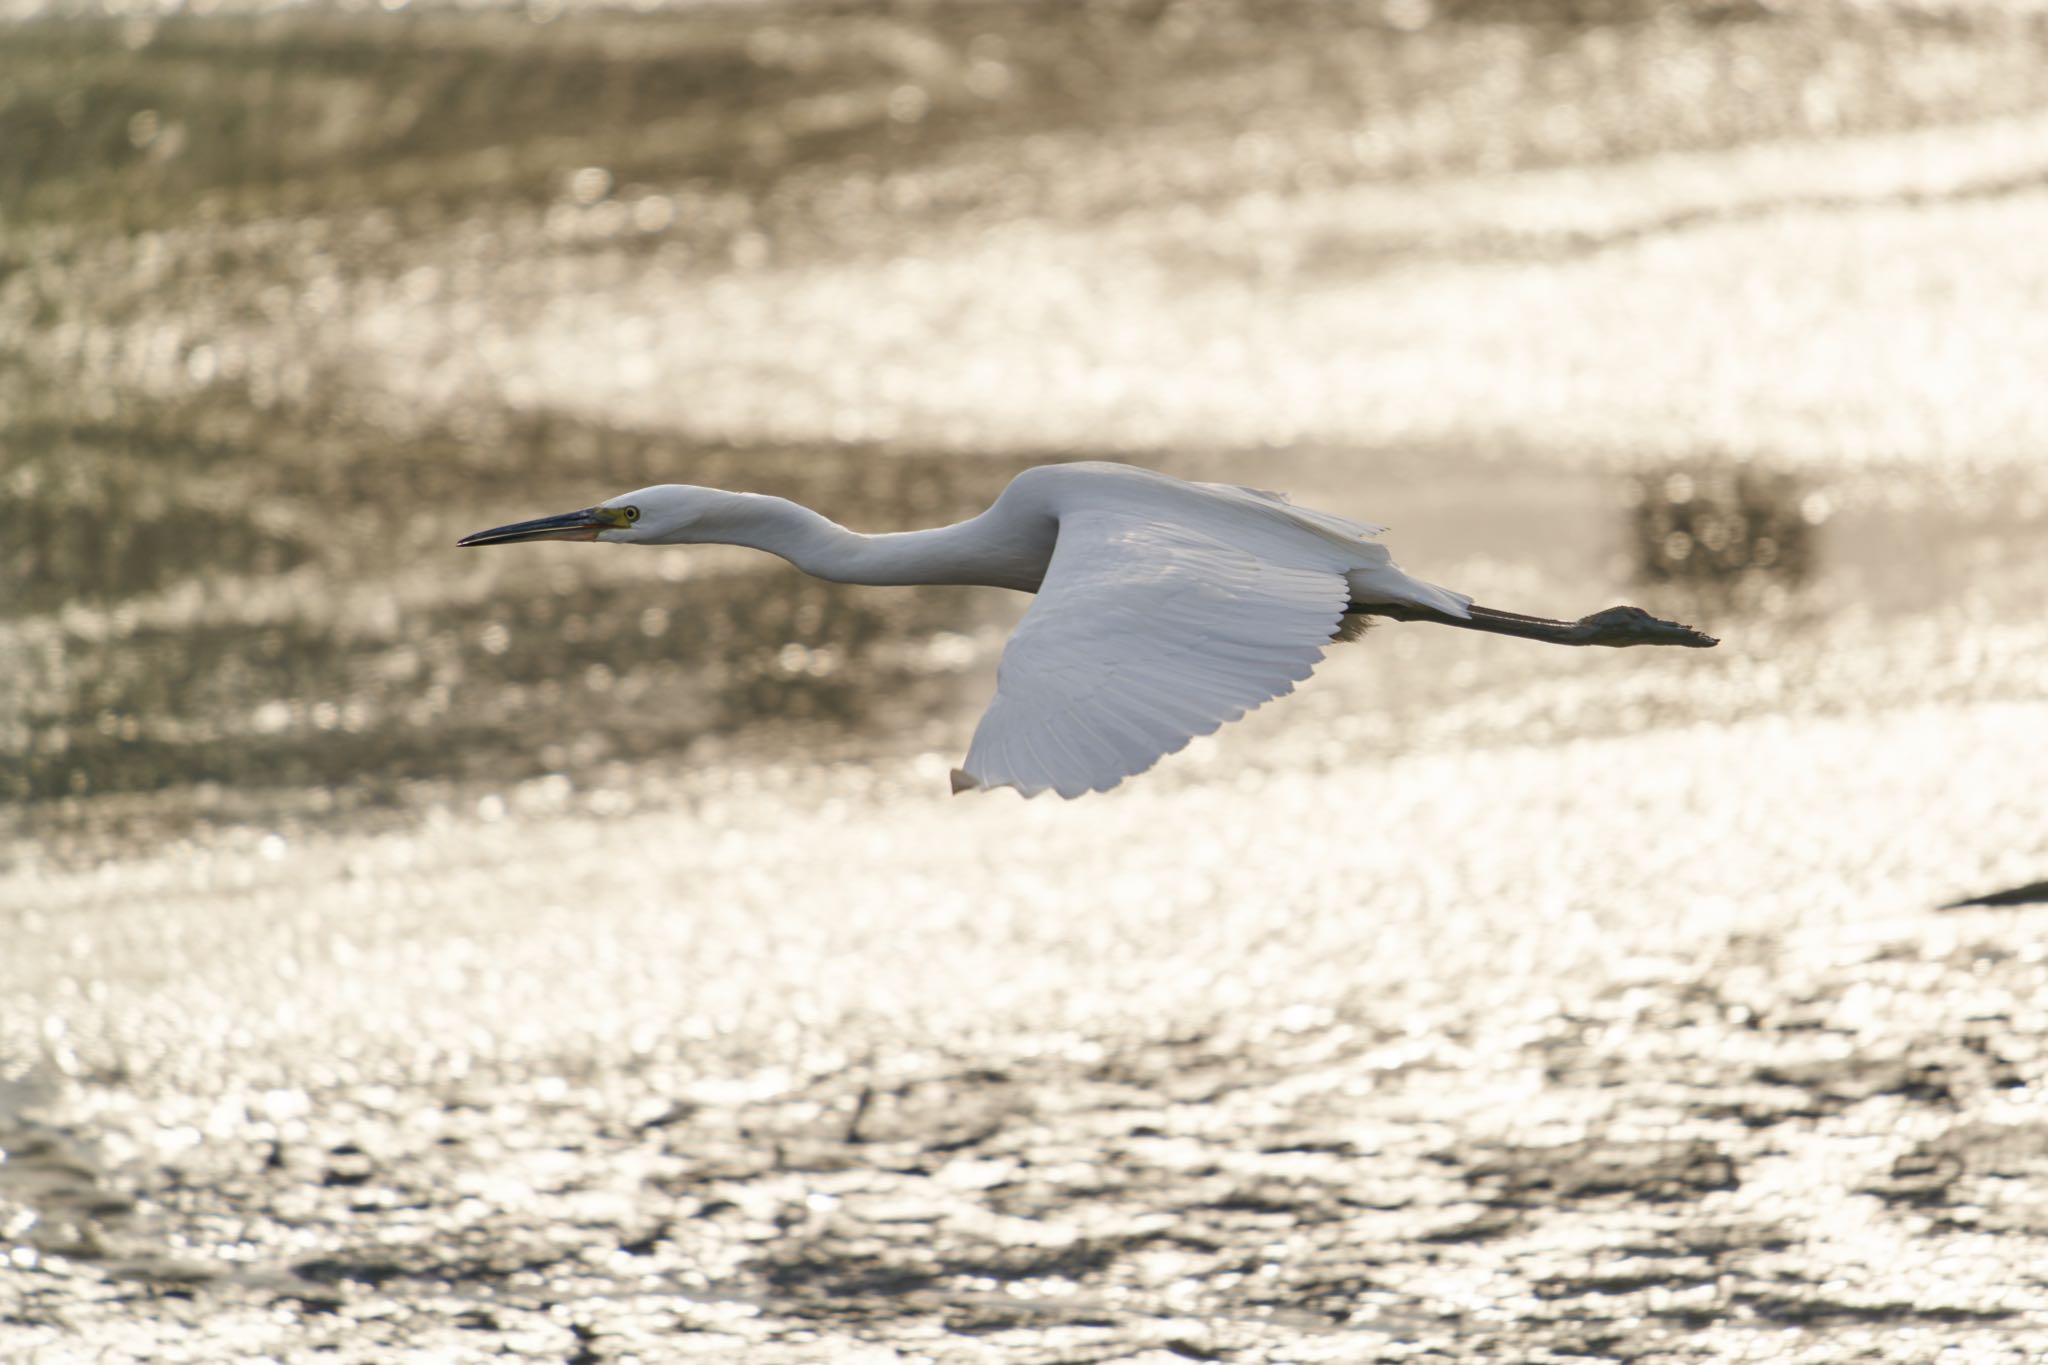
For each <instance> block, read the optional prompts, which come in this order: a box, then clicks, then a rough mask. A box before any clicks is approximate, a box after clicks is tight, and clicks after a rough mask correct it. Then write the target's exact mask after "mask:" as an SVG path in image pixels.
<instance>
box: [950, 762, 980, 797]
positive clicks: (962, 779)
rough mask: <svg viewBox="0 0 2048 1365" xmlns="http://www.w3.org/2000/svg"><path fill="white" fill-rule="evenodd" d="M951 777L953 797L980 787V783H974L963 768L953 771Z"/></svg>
mask: <svg viewBox="0 0 2048 1365" xmlns="http://www.w3.org/2000/svg"><path fill="white" fill-rule="evenodd" d="M951 777H952V782H953V795H955V796H958V795H959V794H960V793H961V792H967V791H973V790H975V789H976V788H978V787H980V786H981V783H979V782H977V781H975V780H974V779H973V778H971V777H969V776H968V775H967V770H966V769H965V768H955V769H953V772H952V774H951Z"/></svg>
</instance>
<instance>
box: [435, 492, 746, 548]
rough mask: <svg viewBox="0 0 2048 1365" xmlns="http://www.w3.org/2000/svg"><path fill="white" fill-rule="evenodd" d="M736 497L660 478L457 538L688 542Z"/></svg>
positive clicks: (466, 541) (472, 541) (480, 541)
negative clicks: (574, 507)
mask: <svg viewBox="0 0 2048 1365" xmlns="http://www.w3.org/2000/svg"><path fill="white" fill-rule="evenodd" d="M732 497H733V495H732V494H730V493H726V492H722V491H720V490H719V489H716V488H698V487H695V486H693V485H691V484H683V483H663V484H656V485H654V486H653V487H651V488H642V489H638V490H636V491H634V492H631V493H621V494H620V495H619V496H618V497H616V498H607V499H605V500H604V501H603V502H601V503H598V504H597V505H596V506H594V507H584V508H580V509H578V510H577V511H574V512H561V513H558V514H556V515H555V516H552V517H537V518H535V519H534V520H532V521H515V522H513V523H512V524H511V525H509V526H494V527H492V528H491V529H490V530H488V531H478V532H476V533H475V534H474V535H467V536H464V537H463V538H462V539H461V540H459V541H457V542H456V544H457V545H513V544H517V543H518V542H520V541H526V540H609V541H617V542H620V543H622V544H629V545H630V544H643V545H646V544H675V543H678V542H687V541H690V540H694V539H696V537H695V536H693V535H692V534H691V531H692V528H694V527H696V526H697V525H698V524H699V523H700V522H703V521H705V520H706V519H707V518H709V517H711V516H712V515H713V514H714V513H715V512H716V511H717V510H718V508H719V507H720V506H721V505H722V504H723V503H725V502H727V501H729V500H731V498H732Z"/></svg>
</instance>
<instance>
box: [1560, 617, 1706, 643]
mask: <svg viewBox="0 0 2048 1365" xmlns="http://www.w3.org/2000/svg"><path fill="white" fill-rule="evenodd" d="M1573 629H1574V631H1575V632H1577V633H1578V634H1579V635H1580V636H1581V637H1582V638H1581V640H1580V643H1581V644H1588V645H1609V646H1612V647H1614V648H1616V649H1619V648H1622V647H1624V646H1627V645H1684V646H1686V647H1687V648H1689V649H1711V648H1713V647H1714V646H1715V645H1718V644H1720V643H1721V642H1720V641H1719V640H1717V639H1715V638H1714V637H1713V636H1711V635H1709V634H1707V633H1706V632H1705V631H1703V630H1695V629H1693V627H1691V626H1688V625H1682V624H1680V623H1679V622H1677V621H1666V620H1664V619H1663V618H1662V617H1660V616H1652V615H1650V613H1648V612H1646V611H1644V610H1643V609H1642V608H1641V607H1609V608H1608V609H1607V610H1605V611H1596V612H1594V613H1593V614H1592V615H1591V616H1581V617H1580V618H1579V619H1578V621H1577V622H1575V623H1574V625H1573Z"/></svg>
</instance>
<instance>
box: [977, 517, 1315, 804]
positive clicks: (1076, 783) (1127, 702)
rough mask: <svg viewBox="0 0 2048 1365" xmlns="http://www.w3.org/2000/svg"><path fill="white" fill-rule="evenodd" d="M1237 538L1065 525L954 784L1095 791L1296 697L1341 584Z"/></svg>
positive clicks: (1085, 522)
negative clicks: (1260, 708) (1264, 705)
mask: <svg viewBox="0 0 2048 1365" xmlns="http://www.w3.org/2000/svg"><path fill="white" fill-rule="evenodd" d="M1244 539H1245V538H1243V537H1236V536H1233V537H1232V538H1231V540H1228V541H1226V540H1224V539H1222V538H1221V537H1220V535H1219V534H1216V533H1212V532H1211V531H1209V530H1207V529H1205V528H1203V527H1201V526H1199V525H1195V526H1190V525H1183V524H1173V523H1167V522H1162V521H1153V520H1149V519H1146V518H1145V517H1143V516H1142V515H1138V514H1133V513H1131V512H1128V511H1099V512H1098V511H1090V512H1079V513H1069V514H1068V515H1066V516H1065V517H1063V518H1062V519H1061V521H1060V530H1059V539H1058V541H1057V543H1056V544H1055V546H1054V548H1053V553H1052V561H1051V563H1050V565H1049V566H1048V567H1047V569H1046V574H1045V581H1044V583H1043V584H1042V585H1041V586H1040V588H1039V591H1038V600H1037V601H1036V602H1034V603H1033V604H1032V606H1031V610H1030V611H1028V612H1026V613H1025V615H1024V620H1023V621H1022V623H1021V624H1019V625H1018V627H1017V633H1016V634H1015V635H1014V636H1012V637H1011V639H1010V643H1009V645H1008V646H1007V647H1006V648H1005V649H1004V650H1003V661H1002V667H1001V669H1000V671H999V673H998V675H997V686H996V695H995V700H994V701H993V702H991V703H990V704H989V708H988V712H987V714H986V715H984V716H983V717H982V718H981V724H980V726H979V727H978V728H977V729H976V730H975V732H974V742H973V744H972V745H971V746H970V747H969V748H968V751H967V760H966V762H965V764H964V765H963V766H962V768H961V769H960V770H959V771H957V772H955V773H954V775H953V783H954V789H955V790H956V791H959V790H965V789H966V788H968V787H1015V788H1016V789H1017V790H1019V791H1021V792H1022V793H1024V794H1025V795H1026V796H1035V795H1036V794H1038V793H1039V792H1041V791H1046V790H1052V791H1056V792H1058V793H1059V794H1060V795H1061V796H1079V795H1080V794H1081V793H1083V792H1087V791H1102V790H1104V789H1106V788H1109V787H1113V786H1115V785H1116V784H1117V783H1119V782H1121V781H1122V780H1123V779H1124V778H1126V777H1130V776H1132V775H1133V774H1135V773H1141V772H1143V771H1145V769H1147V768H1149V767H1151V766H1152V765H1153V764H1154V763H1156V762H1158V761H1159V759H1160V758H1161V757H1163V756H1164V755H1166V754H1170V753H1173V752H1174V751H1175V750H1178V749H1180V748H1182V747H1183V746H1185V745H1186V744H1187V742H1188V741H1189V740H1190V739H1192V738H1193V737H1194V736H1196V735H1206V734H1208V733H1210V732H1211V731H1213V730H1215V729H1216V728H1217V727H1218V726H1220V725H1222V724H1223V723H1224V722H1225V721H1231V720H1236V719H1237V718H1238V717H1239V716H1241V715H1243V714H1244V713H1245V712H1246V711H1249V710H1251V709H1252V708H1253V707H1255V706H1257V705H1259V704H1260V703H1261V702H1266V701H1270V700H1272V699H1273V698H1274V697H1281V696H1285V695H1286V694H1287V693H1289V692H1292V691H1293V690H1294V685H1295V684H1296V683H1298V682H1300V681H1301V680H1302V679H1304V678H1306V677H1308V675H1309V673H1310V672H1311V671H1312V670H1313V669H1314V668H1315V666H1316V664H1317V663H1318V662H1319V661H1320V660H1321V659H1322V657H1323V646H1325V645H1327V644H1328V643H1329V642H1330V637H1331V635H1332V634H1334V633H1335V632H1336V630H1337V628H1338V625H1339V624H1340V622H1341V620H1342V618H1343V613H1344V607H1345V604H1346V603H1347V601H1348V600H1349V597H1350V590H1349V586H1348V585H1347V583H1346V582H1345V579H1344V573H1343V569H1342V567H1341V565H1340V564H1338V563H1337V562H1336V561H1334V560H1327V559H1325V557H1324V556H1323V555H1321V554H1319V553H1314V552H1311V553H1307V554H1305V555H1299V556H1297V555H1287V556H1284V557H1282V556H1279V555H1276V554H1274V553H1272V552H1271V551H1272V545H1271V542H1270V541H1268V540H1267V538H1266V537H1262V536H1253V537H1250V541H1251V543H1252V544H1251V547H1248V546H1247V545H1246V544H1244V543H1242V542H1243V540H1244ZM1261 542H1266V543H1265V544H1261ZM1254 547H1256V548H1254ZM1262 551H1264V552H1263V553H1262ZM1319 561H1320V562H1319Z"/></svg>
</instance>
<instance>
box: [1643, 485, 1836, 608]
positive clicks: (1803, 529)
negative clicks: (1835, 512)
mask: <svg viewBox="0 0 2048 1365" xmlns="http://www.w3.org/2000/svg"><path fill="white" fill-rule="evenodd" d="M1629 501H1630V510H1629V541H1630V545H1631V549H1632V552H1633V556H1634V560H1635V570H1636V574H1637V577H1639V578H1640V579H1641V580H1642V581H1644V582H1646V583H1651V584H1659V585H1665V584H1669V585H1679V586H1684V587H1687V588H1690V589H1693V590H1695V591H1698V592H1701V593H1702V594H1703V595H1707V596H1712V597H1715V598H1725V599H1728V600H1732V601H1736V602H1739V601H1740V600H1741V599H1742V598H1743V597H1744V596H1746V595H1750V594H1752V593H1753V592H1754V591H1755V590H1756V589H1758V588H1760V587H1763V586H1767V585H1771V584H1776V585H1780V586H1782V587H1797V586H1799V585H1800V584H1803V583H1805V582H1807V581H1808V580H1809V579H1810V578H1811V577H1812V576H1813V575H1814V573H1815V572H1816V571H1817V570H1818V568H1819V565H1820V558H1821V546H1820V536H1819V527H1820V525H1821V524H1822V523H1823V522H1824V521H1825V520H1826V517H1827V503H1826V501H1825V499H1823V498H1821V497H1820V496H1818V495H1817V494H1816V493H1815V492H1814V490H1813V489H1811V488H1810V487H1809V486H1808V485H1807V484H1805V483H1804V482H1803V481H1802V480H1801V479H1799V478H1798V477H1797V476H1795V475H1792V474H1789V473H1783V472H1779V471H1774V470H1769V469H1762V468H1758V467H1757V466H1755V465H1752V464H1746V463H1744V464H1736V463H1730V462H1716V461H1688V462H1684V463H1680V464H1675V465H1671V466H1668V467H1666V468H1664V469H1661V470H1656V471H1653V472H1650V473H1647V474H1641V475H1636V476H1634V477H1633V478H1632V480H1631V487H1630V499H1629Z"/></svg>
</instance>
